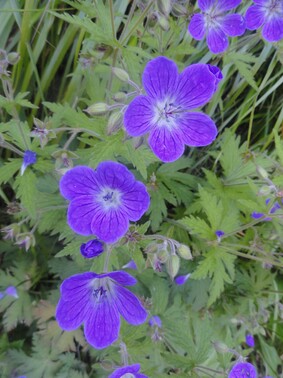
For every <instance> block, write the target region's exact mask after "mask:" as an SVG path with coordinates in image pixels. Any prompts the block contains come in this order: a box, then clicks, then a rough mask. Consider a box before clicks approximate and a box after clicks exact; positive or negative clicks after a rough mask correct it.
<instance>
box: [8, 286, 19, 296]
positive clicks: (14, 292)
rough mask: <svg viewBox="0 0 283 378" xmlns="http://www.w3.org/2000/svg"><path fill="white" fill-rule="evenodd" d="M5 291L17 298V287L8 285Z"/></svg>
mask: <svg viewBox="0 0 283 378" xmlns="http://www.w3.org/2000/svg"><path fill="white" fill-rule="evenodd" d="M5 293H6V294H7V295H9V296H10V297H14V298H19V296H18V292H17V289H16V288H15V286H8V287H7V289H6V290H5Z"/></svg>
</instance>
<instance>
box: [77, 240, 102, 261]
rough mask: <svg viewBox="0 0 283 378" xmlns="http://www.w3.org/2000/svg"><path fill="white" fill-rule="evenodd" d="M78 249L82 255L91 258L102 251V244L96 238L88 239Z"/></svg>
mask: <svg viewBox="0 0 283 378" xmlns="http://www.w3.org/2000/svg"><path fill="white" fill-rule="evenodd" d="M80 250H81V254H82V255H83V257H85V258H86V259H91V258H93V257H97V256H99V255H101V253H103V244H102V243H101V242H100V241H99V240H97V239H93V240H89V241H88V242H87V243H83V244H82V245H81V248H80Z"/></svg>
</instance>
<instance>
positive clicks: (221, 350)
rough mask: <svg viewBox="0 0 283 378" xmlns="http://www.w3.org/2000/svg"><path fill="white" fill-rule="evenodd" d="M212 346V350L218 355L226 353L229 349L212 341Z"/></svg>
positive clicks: (218, 342) (220, 343)
mask: <svg viewBox="0 0 283 378" xmlns="http://www.w3.org/2000/svg"><path fill="white" fill-rule="evenodd" d="M212 345H213V346H214V349H215V350H216V352H218V353H227V352H229V348H228V347H227V345H226V344H224V343H222V342H221V341H213V342H212Z"/></svg>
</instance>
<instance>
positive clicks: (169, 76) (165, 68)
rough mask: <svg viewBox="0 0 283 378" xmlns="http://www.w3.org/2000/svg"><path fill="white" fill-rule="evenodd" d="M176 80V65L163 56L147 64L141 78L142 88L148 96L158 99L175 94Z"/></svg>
mask: <svg viewBox="0 0 283 378" xmlns="http://www.w3.org/2000/svg"><path fill="white" fill-rule="evenodd" d="M177 80H178V67H177V65H176V63H175V62H173V61H172V60H170V59H167V58H165V57H164V56H161V57H158V58H155V59H153V60H151V61H150V62H148V63H147V65H146V66H145V69H144V72H143V76H142V81H143V86H144V88H145V90H146V93H147V94H148V96H150V97H151V98H159V99H164V98H165V97H167V96H168V95H170V94H172V95H173V94H174V93H175V89H176V83H177Z"/></svg>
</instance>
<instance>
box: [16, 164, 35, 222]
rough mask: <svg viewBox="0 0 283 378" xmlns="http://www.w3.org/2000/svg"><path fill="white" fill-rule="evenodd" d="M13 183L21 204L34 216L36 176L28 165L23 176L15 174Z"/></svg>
mask: <svg viewBox="0 0 283 378" xmlns="http://www.w3.org/2000/svg"><path fill="white" fill-rule="evenodd" d="M15 185H16V188H17V193H16V195H17V198H19V199H20V200H21V204H22V206H23V207H24V208H25V210H26V211H27V213H28V214H29V215H30V216H31V217H32V218H35V217H36V201H35V199H36V198H37V194H38V191H37V189H36V176H35V174H34V173H33V172H32V170H31V169H30V168H29V167H28V168H27V169H26V170H25V172H24V174H23V176H17V178H16V181H15Z"/></svg>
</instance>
